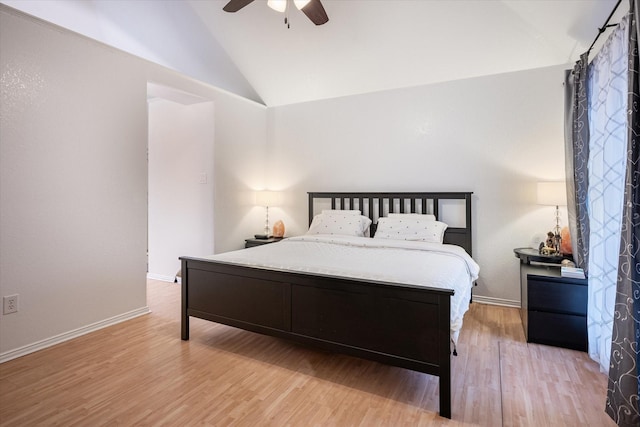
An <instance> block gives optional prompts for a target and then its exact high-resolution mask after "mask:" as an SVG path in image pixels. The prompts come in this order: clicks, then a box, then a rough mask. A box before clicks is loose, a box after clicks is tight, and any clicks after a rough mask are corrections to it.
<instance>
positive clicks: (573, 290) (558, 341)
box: [516, 252, 587, 351]
mask: <svg viewBox="0 0 640 427" xmlns="http://www.w3.org/2000/svg"><path fill="white" fill-rule="evenodd" d="M516 256H518V253H517V252H516ZM518 258H520V297H521V301H522V303H521V304H522V305H521V307H522V308H521V310H520V315H521V317H522V325H523V327H524V334H525V337H526V339H527V342H533V343H539V344H547V345H553V346H557V347H564V348H570V349H574V350H580V351H587V279H574V278H570V277H562V276H561V274H560V263H559V261H555V260H552V261H551V262H545V261H549V259H543V260H542V264H538V263H537V262H536V261H535V260H532V259H530V258H528V257H527V258H526V259H523V258H522V257H519V256H518Z"/></svg>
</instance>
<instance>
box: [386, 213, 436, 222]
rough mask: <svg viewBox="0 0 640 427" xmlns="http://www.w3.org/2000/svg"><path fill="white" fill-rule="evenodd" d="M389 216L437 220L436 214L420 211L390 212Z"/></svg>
mask: <svg viewBox="0 0 640 427" xmlns="http://www.w3.org/2000/svg"><path fill="white" fill-rule="evenodd" d="M387 217H388V218H412V219H413V218H416V219H421V220H424V221H435V220H436V216H435V215H431V214H418V213H390V214H388V215H387Z"/></svg>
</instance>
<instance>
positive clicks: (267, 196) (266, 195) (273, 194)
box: [256, 191, 282, 206]
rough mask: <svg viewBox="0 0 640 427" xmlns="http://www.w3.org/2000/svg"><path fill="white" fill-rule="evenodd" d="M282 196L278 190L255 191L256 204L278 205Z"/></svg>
mask: <svg viewBox="0 0 640 427" xmlns="http://www.w3.org/2000/svg"><path fill="white" fill-rule="evenodd" d="M281 200H282V197H281V194H280V192H278V191H258V192H256V205H259V206H278V205H279V204H280V203H281Z"/></svg>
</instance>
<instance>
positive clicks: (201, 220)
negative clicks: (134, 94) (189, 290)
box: [148, 98, 215, 280]
mask: <svg viewBox="0 0 640 427" xmlns="http://www.w3.org/2000/svg"><path fill="white" fill-rule="evenodd" d="M214 117H215V115H214V105H213V102H204V103H198V104H192V105H182V104H179V103H176V102H173V101H170V100H166V99H161V98H154V99H152V100H150V101H149V274H148V277H152V278H155V279H160V280H173V278H174V277H175V275H176V273H177V272H178V270H179V269H180V260H179V259H178V257H179V256H181V255H185V254H212V253H213V251H214V250H213V234H214V233H213V196H214V194H213V179H214V170H213V146H214Z"/></svg>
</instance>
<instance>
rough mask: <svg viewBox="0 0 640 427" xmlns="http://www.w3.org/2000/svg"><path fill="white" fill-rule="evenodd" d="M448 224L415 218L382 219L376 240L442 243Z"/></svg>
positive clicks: (375, 236) (379, 221) (379, 222)
mask: <svg viewBox="0 0 640 427" xmlns="http://www.w3.org/2000/svg"><path fill="white" fill-rule="evenodd" d="M446 229H447V224H445V223H444V222H440V221H434V220H429V221H425V220H420V219H415V218H390V217H387V218H380V219H379V220H378V228H377V229H376V234H375V235H374V236H373V237H374V238H375V239H395V240H420V241H424V242H431V243H442V241H443V239H444V231H445V230H446Z"/></svg>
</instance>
